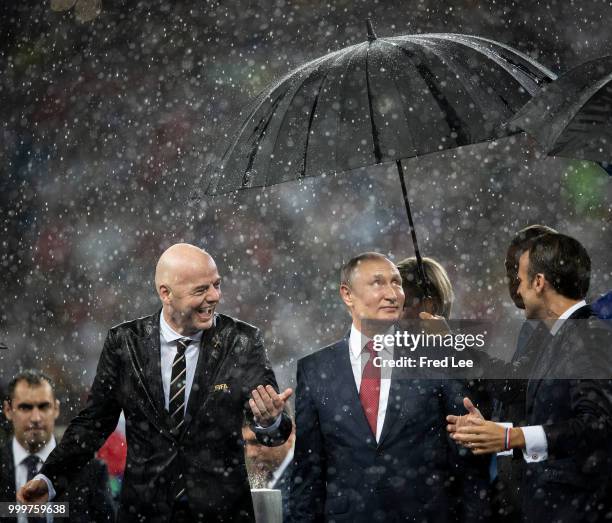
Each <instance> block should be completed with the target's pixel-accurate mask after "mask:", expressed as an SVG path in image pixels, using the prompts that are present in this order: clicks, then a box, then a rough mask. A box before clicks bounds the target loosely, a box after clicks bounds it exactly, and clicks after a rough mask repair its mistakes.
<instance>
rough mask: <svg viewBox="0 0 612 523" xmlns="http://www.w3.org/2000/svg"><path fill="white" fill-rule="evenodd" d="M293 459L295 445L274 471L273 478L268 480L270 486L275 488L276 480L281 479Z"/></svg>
mask: <svg viewBox="0 0 612 523" xmlns="http://www.w3.org/2000/svg"><path fill="white" fill-rule="evenodd" d="M292 461H293V447H291V448H290V449H289V452H287V455H286V456H285V459H284V460H283V462H282V463H281V464H280V465H279V466H278V468H277V469H276V470H275V471H274V472H273V473H272V479H271V480H270V481H268V488H275V485H276V482H277V481H278V480H279V479H280V477H281V476H282V475H283V472H285V469H286V468H287V467H288V466H289V463H291V462H292Z"/></svg>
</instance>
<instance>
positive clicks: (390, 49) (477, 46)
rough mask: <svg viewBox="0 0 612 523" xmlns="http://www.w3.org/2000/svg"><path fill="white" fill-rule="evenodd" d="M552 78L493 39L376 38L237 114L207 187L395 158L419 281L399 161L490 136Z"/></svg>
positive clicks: (309, 68) (300, 73)
mask: <svg viewBox="0 0 612 523" xmlns="http://www.w3.org/2000/svg"><path fill="white" fill-rule="evenodd" d="M554 78H555V75H554V74H553V73H552V72H550V71H549V70H547V69H546V68H545V67H543V66H542V65H540V64H538V63H537V62H536V61H535V60H532V59H531V58H529V57H528V56H526V55H524V54H522V53H520V52H518V51H516V50H514V49H512V48H511V47H508V46H506V45H503V44H500V43H498V42H495V41H493V40H489V39H486V38H479V37H475V36H466V35H460V34H447V33H440V34H422V35H409V36H398V37H393V38H377V37H376V35H375V34H374V31H373V29H372V25H371V23H370V21H369V20H368V41H367V42H364V43H361V44H357V45H353V46H350V47H347V48H345V49H341V50H339V51H336V52H333V53H330V54H327V55H325V56H323V57H321V58H318V59H316V60H313V61H311V62H308V63H306V64H304V65H303V66H301V67H299V68H297V69H295V70H294V71H292V72H291V73H289V74H288V75H287V76H285V77H284V78H282V79H281V80H280V81H278V82H276V83H275V84H274V85H272V86H271V87H270V88H268V89H267V90H265V91H264V92H263V93H262V94H261V95H260V96H259V97H258V98H257V100H256V101H255V102H254V104H253V105H252V106H251V107H250V108H249V109H248V111H247V112H246V114H247V116H246V117H244V119H243V120H242V123H241V125H240V128H239V130H238V131H237V133H236V137H235V139H234V140H233V142H232V143H231V144H230V145H229V147H228V148H227V149H226V151H225V153H224V155H223V157H222V159H221V162H220V164H218V165H215V166H212V169H210V170H209V171H208V174H209V175H210V177H211V179H210V183H209V185H208V187H207V189H206V193H207V194H218V193H226V192H231V191H235V190H239V189H246V188H251V187H264V186H269V185H274V184H277V183H281V182H285V181H289V180H297V179H302V178H305V177H309V176H319V175H323V174H333V173H340V172H345V171H351V170H354V169H358V168H361V167H366V166H370V165H375V164H381V163H385V162H395V163H396V165H397V170H398V173H399V177H400V182H401V186H402V191H403V195H404V202H405V205H406V212H407V215H408V221H409V223H410V233H411V236H412V241H413V244H414V249H415V254H416V257H417V263H418V267H419V273H420V276H421V278H422V280H423V281H426V280H425V277H424V271H423V269H422V263H421V255H420V252H419V249H418V244H417V238H416V233H415V229H414V224H413V221H412V214H411V211H410V203H409V201H408V194H407V191H406V184H405V181H404V173H403V167H402V163H401V160H402V159H403V158H411V157H415V156H421V155H425V154H429V153H434V152H438V151H442V150H445V149H450V148H454V147H460V146H463V145H469V144H474V143H478V142H482V141H485V140H489V139H491V138H493V137H495V134H496V130H497V129H499V127H500V126H501V123H502V122H504V121H507V120H508V119H510V118H511V117H512V116H513V115H514V114H515V113H516V112H517V111H518V110H519V109H520V108H521V107H522V106H524V105H525V103H527V102H528V101H529V100H530V99H531V97H532V96H533V95H535V94H536V93H537V92H538V91H539V90H540V87H541V86H542V85H543V84H545V83H548V82H550V81H551V80H552V79H554Z"/></svg>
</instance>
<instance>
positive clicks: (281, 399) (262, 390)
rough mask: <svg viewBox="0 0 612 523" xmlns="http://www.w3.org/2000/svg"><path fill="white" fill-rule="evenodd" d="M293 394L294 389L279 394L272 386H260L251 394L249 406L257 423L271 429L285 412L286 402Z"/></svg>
mask: <svg viewBox="0 0 612 523" xmlns="http://www.w3.org/2000/svg"><path fill="white" fill-rule="evenodd" d="M292 394H293V389H286V390H285V391H284V392H281V393H280V394H277V392H276V391H275V390H274V387H272V385H266V386H265V387H264V386H263V385H259V387H257V389H255V390H254V391H252V392H251V399H250V400H249V406H250V407H251V411H252V412H253V416H254V417H255V423H257V424H258V425H259V426H261V427H269V426H270V425H272V424H273V423H274V422H275V421H276V418H278V415H279V414H280V413H281V412H283V408H284V407H285V401H287V400H288V399H289V398H290V397H291V395H292Z"/></svg>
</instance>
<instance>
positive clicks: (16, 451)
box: [13, 435, 56, 523]
mask: <svg viewBox="0 0 612 523" xmlns="http://www.w3.org/2000/svg"><path fill="white" fill-rule="evenodd" d="M55 445H56V443H55V437H54V436H53V435H52V436H51V439H50V440H49V441H48V442H47V444H46V445H45V446H44V447H43V448H41V449H40V450H39V451H38V452H35V453H34V454H35V455H36V456H38V457H39V458H40V460H41V461H40V463H39V464H38V470H40V469H41V467H42V465H43V463H44V462H45V461H46V459H47V458H48V457H49V454H51V451H52V450H53V449H54V448H55ZM29 455H30V453H29V452H28V451H27V450H26V449H24V448H23V447H22V446H21V444H20V443H19V442H18V441H17V439H16V438H15V437H13V462H14V464H15V492H17V491H18V490H19V489H20V488H21V487H23V486H24V485H25V484H26V482H27V480H28V467H27V466H26V465H25V463H24V460H25V459H26V458H27V457H28V456H29ZM41 517H44V516H41ZM52 518H53V516H47V521H53V519H52ZM27 520H28V519H27V517H26V516H24V515H20V516H18V517H17V521H18V523H26V522H27Z"/></svg>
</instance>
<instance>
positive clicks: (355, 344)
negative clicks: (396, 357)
mask: <svg viewBox="0 0 612 523" xmlns="http://www.w3.org/2000/svg"><path fill="white" fill-rule="evenodd" d="M394 329H395V325H392V326H391V327H389V330H388V331H387V332H386V333H385V334H393V332H394ZM371 339H372V338H368V337H367V336H366V335H365V334H362V333H361V332H360V331H359V329H358V328H357V327H355V324H352V325H351V334H350V336H349V349H350V351H351V359H353V360H357V359H360V358H361V353H362V352H363V348H364V347H365V346H366V345H367V344H368V342H369V341H370V340H371ZM382 352H384V353H387V354H389V355H390V354H393V344H391V345H388V344H387V343H385V342H383V349H382Z"/></svg>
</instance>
